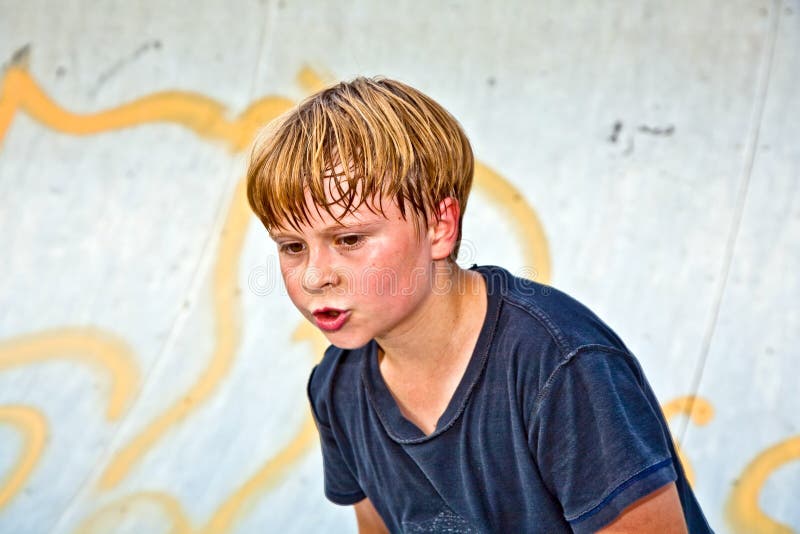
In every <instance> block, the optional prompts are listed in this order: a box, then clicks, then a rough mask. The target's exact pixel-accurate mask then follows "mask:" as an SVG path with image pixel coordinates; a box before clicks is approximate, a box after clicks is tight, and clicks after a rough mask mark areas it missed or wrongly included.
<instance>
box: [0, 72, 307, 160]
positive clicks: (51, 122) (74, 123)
mask: <svg viewBox="0 0 800 534" xmlns="http://www.w3.org/2000/svg"><path fill="white" fill-rule="evenodd" d="M291 105H292V102H291V100H288V99H286V98H280V97H267V98H264V99H261V100H258V101H257V102H254V103H253V104H252V105H251V106H250V107H248V108H247V109H246V110H245V111H244V112H242V113H241V114H240V115H239V117H237V118H236V119H233V120H229V119H227V118H226V117H225V108H224V107H223V106H222V105H221V104H219V103H218V102H215V101H214V100H212V99H210V98H208V97H205V96H203V95H199V94H196V93H190V92H184V91H163V92H159V93H154V94H152V95H148V96H146V97H143V98H140V99H138V100H134V101H133V102H130V103H127V104H124V105H122V106H118V107H116V108H113V109H109V110H106V111H101V112H99V113H89V114H83V115H81V114H76V113H72V112H70V111H67V110H65V109H63V108H61V107H59V106H58V104H56V103H55V102H53V101H52V100H51V99H50V98H49V97H48V96H47V95H46V94H45V92H44V91H43V90H42V89H41V88H40V87H39V86H38V85H37V84H36V81H35V80H34V79H33V78H32V77H31V76H30V74H29V73H28V72H27V71H26V70H24V69H22V68H20V67H19V66H12V67H10V68H9V69H8V70H7V71H6V75H5V79H4V80H3V84H2V87H0V143H2V142H3V138H4V135H5V132H6V131H7V129H8V126H9V124H10V123H11V120H12V119H13V117H14V113H15V112H16V111H17V110H23V111H25V112H26V113H27V114H28V115H29V116H30V117H31V118H33V119H35V120H36V121H38V122H40V123H42V124H43V125H45V126H48V127H50V128H52V129H53V130H56V131H59V132H64V133H71V134H76V135H88V134H95V133H100V132H106V131H109V130H116V129H120V128H126V127H131V126H137V125H141V124H146V123H154V122H170V123H176V124H180V125H182V126H185V127H186V128H188V129H190V130H192V131H193V132H194V133H196V134H197V135H199V136H200V137H204V138H207V139H216V140H221V141H227V143H228V145H229V147H230V149H231V150H232V151H234V152H239V151H241V150H243V149H245V148H246V147H247V146H248V144H249V143H250V142H251V140H252V138H253V136H254V135H255V132H256V131H257V130H258V129H259V128H261V127H262V126H263V125H264V124H265V123H266V122H269V121H270V120H271V119H272V118H274V117H276V116H278V115H280V114H281V113H283V111H285V110H287V109H288V108H289V107H291Z"/></svg>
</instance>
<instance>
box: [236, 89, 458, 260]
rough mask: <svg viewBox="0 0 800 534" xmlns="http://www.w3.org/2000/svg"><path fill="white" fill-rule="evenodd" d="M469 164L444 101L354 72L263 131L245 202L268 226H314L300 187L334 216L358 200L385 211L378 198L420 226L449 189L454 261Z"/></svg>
mask: <svg viewBox="0 0 800 534" xmlns="http://www.w3.org/2000/svg"><path fill="white" fill-rule="evenodd" d="M473 172H474V160H473V155H472V148H471V147H470V144H469V140H468V139H467V136H466V135H465V134H464V131H463V130H462V128H461V126H460V125H459V124H458V122H457V121H456V120H455V118H453V116H452V115H450V114H449V113H448V112H447V111H446V110H445V109H444V108H443V107H442V106H441V105H439V104H438V103H437V102H435V101H434V100H433V99H432V98H430V97H428V96H427V95H425V94H423V93H422V92H420V91H418V90H417V89H414V88H413V87H410V86H408V85H406V84H403V83H401V82H398V81H395V80H390V79H387V78H364V77H359V78H356V79H354V80H352V81H349V82H341V83H339V84H337V85H334V86H332V87H329V88H327V89H324V90H322V91H320V92H318V93H316V94H314V95H312V96H310V97H308V98H307V99H305V100H304V101H302V102H301V103H300V104H298V105H297V107H295V108H293V109H291V110H289V111H288V112H287V113H285V114H284V115H282V116H281V117H278V118H277V119H275V120H274V121H273V122H271V123H270V124H269V125H268V126H267V127H266V128H264V130H262V132H261V133H260V134H259V136H258V137H257V139H256V141H255V143H254V145H253V149H252V152H251V155H250V162H249V166H248V170H247V200H248V202H249V203H250V207H251V208H252V209H253V211H254V212H255V214H256V215H257V216H258V218H259V219H260V220H261V222H262V223H263V224H264V226H265V227H266V228H267V230H269V231H271V230H275V229H288V228H293V229H295V230H297V229H299V227H300V226H301V225H303V224H311V221H310V217H311V216H312V215H313V214H311V213H309V209H310V206H308V205H307V203H306V192H308V193H309V194H310V197H311V199H312V200H313V202H314V205H315V206H314V209H316V210H317V211H318V212H319V210H320V209H323V210H325V211H326V212H327V213H328V214H329V215H330V216H331V217H333V218H334V219H335V220H337V221H339V220H340V218H341V216H342V215H343V214H346V213H348V212H350V211H352V210H355V209H358V208H359V207H360V206H361V204H363V203H366V205H367V207H368V208H369V209H370V210H371V211H373V212H376V213H378V212H380V213H381V214H384V213H383V208H382V205H381V201H382V199H384V198H389V199H394V200H395V201H396V203H397V206H398V208H399V210H400V213H401V214H402V216H403V218H404V219H407V218H408V215H409V214H410V215H412V219H413V220H414V224H415V226H416V227H417V229H419V228H420V226H419V225H420V222H421V223H422V226H423V227H424V228H427V225H428V221H429V219H430V217H434V218H437V220H438V217H439V209H438V206H439V202H441V201H442V200H443V199H445V198H447V197H452V198H454V199H456V200H457V201H458V205H459V207H460V215H459V221H458V241H457V242H456V246H455V249H454V251H453V253H452V254H451V259H455V257H456V255H457V254H458V245H459V242H460V240H461V226H462V221H463V216H464V211H465V210H466V206H467V197H468V196H469V191H470V188H471V186H472V177H473ZM334 207H336V208H337V209H336V210H334V209H333V208H334ZM342 208H344V209H343V210H342ZM337 214H339V215H338V216H337Z"/></svg>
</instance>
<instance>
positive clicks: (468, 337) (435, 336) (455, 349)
mask: <svg viewBox="0 0 800 534" xmlns="http://www.w3.org/2000/svg"><path fill="white" fill-rule="evenodd" d="M434 288H435V289H434V291H432V292H431V294H430V295H429V298H428V299H427V300H426V301H425V303H424V304H423V306H422V307H421V308H420V309H419V310H418V312H417V313H415V314H414V316H413V317H411V318H409V320H408V322H407V324H404V325H401V326H400V327H399V328H397V329H395V331H393V332H392V333H391V335H388V336H385V337H380V338H377V339H376V341H377V342H378V345H379V347H380V350H379V358H381V367H382V368H383V369H386V368H391V369H392V370H393V371H394V372H395V373H401V374H403V375H406V376H408V377H410V376H412V375H413V376H419V377H428V378H434V377H436V376H437V375H440V374H442V373H446V372H447V371H448V370H450V369H452V367H453V366H454V365H461V364H463V362H464V361H465V359H466V360H468V359H469V357H470V356H471V355H472V351H473V349H474V347H475V343H476V342H477V339H478V334H479V333H480V330H481V326H482V325H483V320H484V317H485V315H486V286H485V282H484V280H483V276H481V274H480V273H477V272H474V271H467V270H464V269H461V268H460V267H458V266H446V265H437V266H436V267H435V274H434Z"/></svg>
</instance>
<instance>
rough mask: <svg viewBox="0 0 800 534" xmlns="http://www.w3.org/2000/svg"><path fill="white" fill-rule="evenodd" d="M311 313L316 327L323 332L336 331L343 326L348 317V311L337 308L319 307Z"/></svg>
mask: <svg viewBox="0 0 800 534" xmlns="http://www.w3.org/2000/svg"><path fill="white" fill-rule="evenodd" d="M312 315H313V316H314V321H315V322H316V324H317V327H318V328H319V329H320V330H324V331H325V332H336V331H337V330H339V329H340V328H341V327H343V326H344V324H345V323H346V322H347V320H348V319H349V318H350V312H349V311H348V310H340V309H337V308H320V309H318V310H314V312H313V313H312Z"/></svg>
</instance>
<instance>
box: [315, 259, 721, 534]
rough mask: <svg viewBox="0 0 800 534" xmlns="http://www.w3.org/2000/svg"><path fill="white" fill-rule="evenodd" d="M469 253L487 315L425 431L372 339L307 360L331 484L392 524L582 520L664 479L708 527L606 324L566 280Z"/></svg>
mask: <svg viewBox="0 0 800 534" xmlns="http://www.w3.org/2000/svg"><path fill="white" fill-rule="evenodd" d="M473 269H476V270H477V271H478V272H480V273H481V274H482V275H483V276H484V278H485V279H486V282H487V290H488V308H487V312H486V318H485V320H484V323H483V326H482V328H481V332H480V335H479V337H478V341H477V344H476V346H475V350H474V352H473V355H472V357H471V360H470V361H469V363H468V365H467V369H466V371H465V373H464V376H463V377H462V379H461V381H460V383H459V385H458V387H457V388H456V391H455V393H454V394H453V397H452V399H451V400H450V403H449V404H448V406H447V408H446V409H445V411H444V413H443V414H442V416H441V418H440V419H439V421H438V423H437V425H436V429H435V430H434V431H433V432H432V433H431V434H430V435H425V434H424V433H423V432H422V431H421V430H420V429H419V428H418V427H417V426H416V425H414V424H413V423H412V422H410V421H409V420H407V419H406V418H405V417H404V416H403V415H402V413H401V411H400V408H399V407H398V406H397V403H396V402H395V400H394V398H393V397H392V394H391V392H390V391H389V389H388V387H387V386H386V384H385V383H384V381H383V378H382V376H381V373H380V369H379V367H378V356H377V344H376V343H375V342H374V341H373V342H370V343H368V344H367V345H365V346H364V347H361V348H359V349H355V350H342V349H339V348H337V347H334V346H331V347H330V348H329V349H328V350H327V351H326V352H325V356H324V358H323V359H322V361H321V362H320V364H319V365H317V366H316V367H315V368H314V370H313V371H312V373H311V377H310V379H309V383H308V395H309V399H310V401H311V406H312V411H313V413H314V418H315V420H316V423H317V428H318V429H319V434H320V439H321V444H322V455H323V463H324V469H325V495H326V496H327V497H328V499H330V500H331V501H333V502H334V503H338V504H354V503H356V502H358V501H360V500H362V499H364V498H365V497H369V499H370V501H372V503H373V505H374V506H375V508H376V509H377V511H378V512H379V513H380V515H381V517H382V518H383V520H384V522H385V523H386V525H387V527H388V528H389V529H390V530H391V531H392V532H411V533H414V532H443V531H446V532H470V533H471V532H572V531H574V532H593V531H595V530H598V529H599V528H602V527H603V526H604V525H607V524H608V523H610V522H611V521H613V519H614V518H616V516H617V515H618V514H619V513H620V512H621V511H622V510H623V509H624V508H625V507H627V506H628V505H630V504H631V503H633V502H634V501H636V500H637V499H639V498H640V497H643V496H645V495H648V494H649V493H651V492H653V491H655V490H657V489H659V488H661V487H663V486H664V485H666V484H668V483H670V482H672V481H675V483H676V485H677V488H678V493H679V495H680V499H681V504H682V505H683V510H684V514H685V517H686V522H687V524H688V526H689V532H691V533H703V532H711V529H710V528H709V527H708V524H707V523H706V520H705V518H704V517H703V513H702V511H701V509H700V507H699V505H698V503H697V501H696V499H695V497H694V494H693V493H692V490H691V488H690V487H689V484H688V482H687V480H686V477H685V475H684V472H683V469H682V467H681V465H680V462H679V461H678V460H677V455H676V453H675V449H674V448H673V443H672V440H671V437H670V433H669V429H668V427H667V424H666V422H665V420H664V417H663V415H662V413H661V409H660V408H659V405H658V402H657V400H656V398H655V396H654V395H653V392H652V390H651V389H650V386H649V385H648V383H647V381H646V379H645V377H644V375H643V373H642V370H641V368H640V367H639V364H638V362H637V361H636V358H635V357H634V356H633V355H632V354H631V353H630V351H628V349H627V347H626V346H625V345H624V344H623V342H622V341H621V340H620V339H619V338H618V337H617V335H616V334H615V333H614V332H613V331H612V330H611V329H610V328H609V327H608V326H607V325H606V324H605V323H603V321H601V320H600V319H599V318H598V317H597V316H596V315H595V314H594V313H592V312H591V311H590V310H589V309H587V308H586V307H585V306H583V305H582V304H581V303H579V302H577V301H576V300H575V299H573V298H571V297H570V296H568V295H566V294H565V293H563V292H560V291H558V290H556V289H554V288H551V287H548V286H544V285H541V284H538V283H535V282H532V281H529V280H524V279H521V278H517V277H514V276H512V275H511V274H510V273H509V272H508V271H506V270H504V269H501V268H499V267H491V266H488V267H473ZM448 529H449V530H448Z"/></svg>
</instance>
